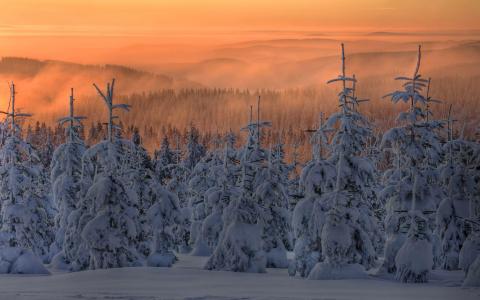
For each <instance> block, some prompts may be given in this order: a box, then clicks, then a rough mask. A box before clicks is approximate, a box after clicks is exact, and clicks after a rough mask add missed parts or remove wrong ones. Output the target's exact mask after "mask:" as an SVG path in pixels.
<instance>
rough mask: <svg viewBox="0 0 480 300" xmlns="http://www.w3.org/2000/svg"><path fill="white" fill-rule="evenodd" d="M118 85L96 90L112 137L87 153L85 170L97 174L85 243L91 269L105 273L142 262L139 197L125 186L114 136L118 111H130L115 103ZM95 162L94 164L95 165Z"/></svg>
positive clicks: (88, 195)
mask: <svg viewBox="0 0 480 300" xmlns="http://www.w3.org/2000/svg"><path fill="white" fill-rule="evenodd" d="M114 84H115V81H114V80H112V83H111V84H110V83H109V84H107V92H106V94H104V93H103V92H102V91H101V90H100V89H99V88H98V87H97V86H96V85H94V86H95V88H96V89H97V92H98V93H99V94H100V96H101V97H102V99H103V100H104V102H105V104H106V106H107V109H108V116H109V118H108V136H107V140H106V141H103V142H100V143H98V144H96V145H94V146H92V147H91V148H90V149H88V150H87V151H86V152H85V155H84V163H85V164H87V165H86V166H84V171H85V168H87V170H88V172H92V171H93V174H94V176H93V184H92V185H91V186H90V188H89V189H88V191H87V193H86V195H85V199H84V202H85V203H87V204H89V206H88V209H89V214H90V215H91V216H92V218H91V219H90V220H89V221H88V222H87V223H86V224H85V227H84V228H83V230H82V234H81V236H82V239H83V240H84V243H85V248H86V250H87V251H88V253H89V255H90V259H89V262H88V265H87V266H86V267H87V268H88V269H104V268H116V267H129V266H137V265H140V264H141V263H142V262H141V260H140V258H139V254H138V251H137V249H136V245H137V241H138V232H137V228H138V227H139V225H138V224H137V222H138V209H137V207H138V199H137V195H136V194H135V193H134V192H133V191H132V190H130V189H129V188H128V186H127V185H126V184H125V183H124V182H123V180H124V179H123V176H122V175H123V174H122V171H123V170H122V169H123V165H122V163H123V162H124V161H123V160H124V159H125V155H124V152H123V151H122V149H121V147H120V146H121V143H120V141H118V139H117V138H116V137H115V136H114V132H113V130H114V129H115V128H116V126H115V125H114V123H113V120H114V119H115V118H118V117H117V116H114V115H113V111H114V110H115V109H117V108H121V109H124V110H128V109H129V106H128V105H125V104H114V103H113V88H114ZM92 162H94V163H92Z"/></svg>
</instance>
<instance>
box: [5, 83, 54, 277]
mask: <svg viewBox="0 0 480 300" xmlns="http://www.w3.org/2000/svg"><path fill="white" fill-rule="evenodd" d="M10 89H11V90H10V92H11V99H10V100H11V102H10V107H11V111H9V112H5V114H6V115H7V121H6V122H7V124H8V127H7V128H8V129H7V130H8V137H7V138H6V139H5V141H4V144H3V146H2V147H1V149H0V204H1V205H0V207H1V211H0V226H1V227H0V273H20V274H25V273H30V274H36V273H40V274H48V271H47V270H46V269H45V268H44V267H43V265H42V260H41V259H40V258H41V257H45V256H46V255H47V251H48V246H49V244H48V243H49V241H51V238H50V236H51V232H50V231H49V230H50V228H49V227H48V220H47V213H46V211H45V207H44V206H43V203H41V202H38V201H37V200H38V199H39V197H36V195H34V194H33V189H32V185H33V183H34V181H35V177H36V176H38V172H37V171H38V170H37V169H35V168H34V164H32V161H37V162H38V161H39V158H38V156H37V154H36V153H35V151H34V150H33V148H32V147H31V145H29V144H28V143H26V142H25V141H23V140H22V139H21V138H20V137H19V131H20V128H19V126H18V125H17V123H16V120H17V118H22V117H27V116H30V115H29V114H22V113H18V112H17V111H16V110H15V85H14V84H13V83H12V84H11V86H10Z"/></svg>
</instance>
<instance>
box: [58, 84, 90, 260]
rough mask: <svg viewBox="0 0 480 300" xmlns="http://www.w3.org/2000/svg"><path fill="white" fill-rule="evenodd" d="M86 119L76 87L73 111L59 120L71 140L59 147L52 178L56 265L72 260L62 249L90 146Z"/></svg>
mask: <svg viewBox="0 0 480 300" xmlns="http://www.w3.org/2000/svg"><path fill="white" fill-rule="evenodd" d="M82 119H84V117H80V116H76V115H75V113H74V97H73V88H72V89H71V94H70V114H69V116H67V117H64V118H62V119H60V120H59V123H60V125H64V124H67V128H66V135H67V141H66V143H64V144H62V145H60V146H59V147H58V148H57V149H56V150H55V152H54V153H53V158H52V162H51V174H50V181H51V182H52V191H53V201H54V203H55V205H56V207H57V209H58V213H57V215H56V217H55V229H56V233H55V241H54V243H53V244H52V245H51V246H50V255H51V256H52V257H53V256H56V257H55V258H54V261H53V263H54V265H55V266H56V267H60V264H66V265H68V264H70V262H69V261H65V254H64V252H63V251H62V250H63V248H64V241H65V231H66V230H67V225H68V218H69V216H70V214H71V213H72V211H73V210H75V208H76V207H77V203H78V200H79V191H80V179H81V173H82V156H83V153H84V152H85V149H86V147H85V144H84V142H83V141H82V140H81V139H80V137H79V135H78V129H79V128H80V127H81V126H82V124H81V120H82ZM57 254H58V255H57Z"/></svg>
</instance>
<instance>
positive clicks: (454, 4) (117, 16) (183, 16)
mask: <svg viewBox="0 0 480 300" xmlns="http://www.w3.org/2000/svg"><path fill="white" fill-rule="evenodd" d="M2 2H3V3H2V6H1V8H2V9H1V10H0V35H4V36H5V35H14V36H15V35H150V34H156V33H158V32H161V31H169V30H211V29H214V30H217V29H222V30H223V29H240V30H288V29H291V30H309V29H314V30H399V29H401V30H418V29H422V30H430V31H438V30H447V29H462V30H465V29H480V1H478V0H424V1H416V0H402V1H398V0H362V1H359V0H335V1H324V0H283V1H282V0H280V1H279V0H242V1H233V0H232V1H224V0H204V1H197V0H175V1H171V0H170V1H167V0H135V1H132V0H68V1H65V0H15V1H2Z"/></svg>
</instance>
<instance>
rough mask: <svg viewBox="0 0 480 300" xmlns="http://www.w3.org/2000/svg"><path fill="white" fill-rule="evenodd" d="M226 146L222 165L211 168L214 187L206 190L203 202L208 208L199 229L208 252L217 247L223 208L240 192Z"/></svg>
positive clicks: (221, 227) (234, 169) (221, 226)
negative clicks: (214, 182) (214, 179)
mask: <svg viewBox="0 0 480 300" xmlns="http://www.w3.org/2000/svg"><path fill="white" fill-rule="evenodd" d="M229 153H230V152H229V147H228V145H227V146H226V147H225V150H224V157H223V165H222V166H221V167H217V168H213V170H212V171H213V174H212V175H214V176H215V178H216V185H215V186H214V187H212V188H210V189H208V190H207V192H206V193H205V201H206V204H207V207H209V214H208V215H207V217H206V218H205V220H204V221H203V224H202V228H201V235H202V240H203V241H205V243H206V246H207V247H208V249H209V250H210V251H212V252H213V250H214V249H215V248H216V247H217V245H218V241H219V239H220V234H221V232H222V230H223V214H224V211H225V208H226V207H227V206H228V205H229V203H230V202H231V201H233V199H234V198H237V197H239V195H240V191H239V189H238V188H237V187H236V186H235V183H236V182H235V180H236V177H235V175H236V166H235V165H234V163H233V162H232V160H231V158H230V157H229V156H228V155H229Z"/></svg>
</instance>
